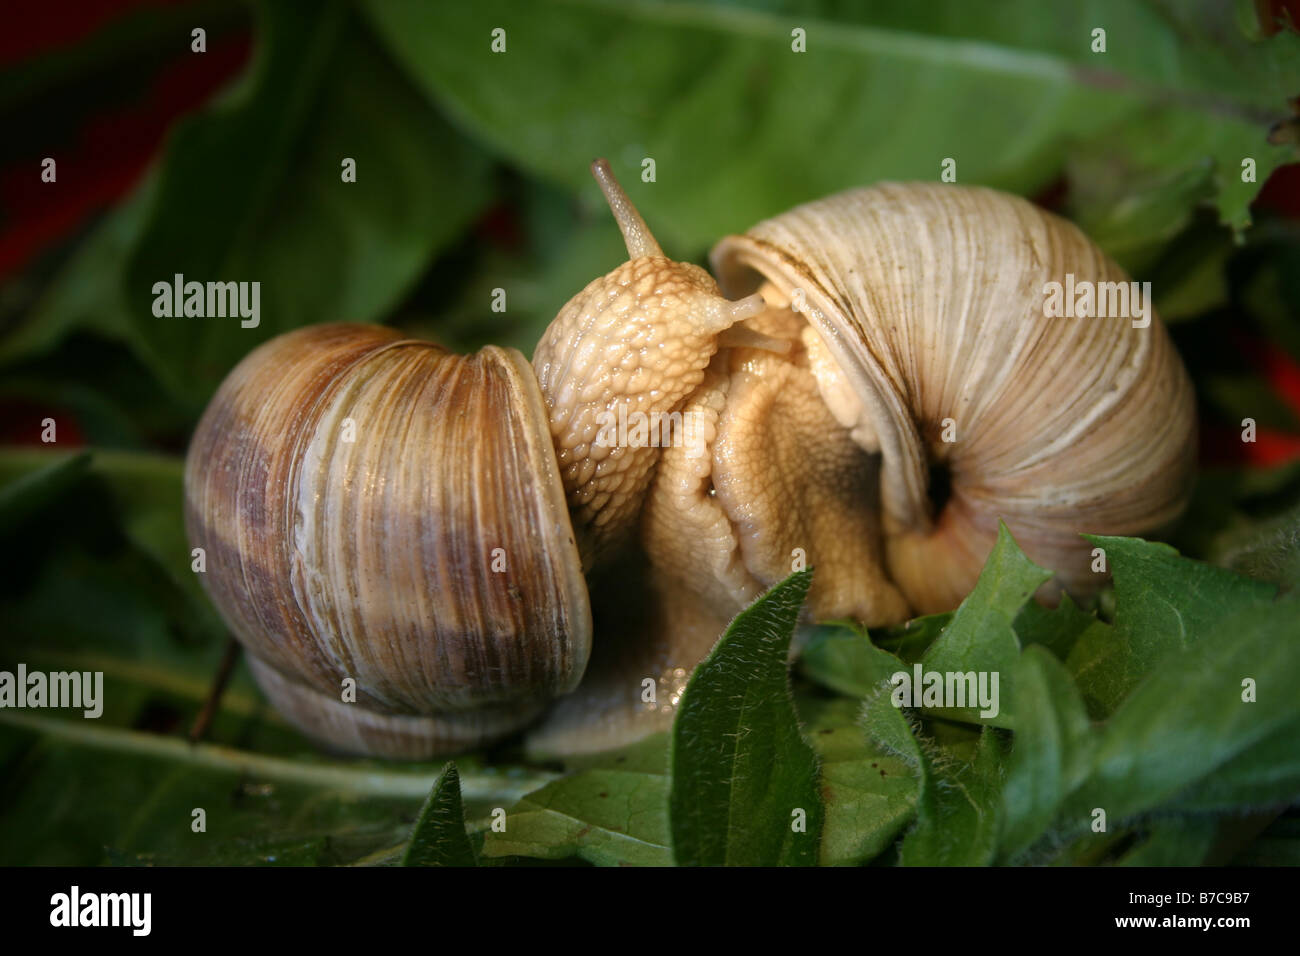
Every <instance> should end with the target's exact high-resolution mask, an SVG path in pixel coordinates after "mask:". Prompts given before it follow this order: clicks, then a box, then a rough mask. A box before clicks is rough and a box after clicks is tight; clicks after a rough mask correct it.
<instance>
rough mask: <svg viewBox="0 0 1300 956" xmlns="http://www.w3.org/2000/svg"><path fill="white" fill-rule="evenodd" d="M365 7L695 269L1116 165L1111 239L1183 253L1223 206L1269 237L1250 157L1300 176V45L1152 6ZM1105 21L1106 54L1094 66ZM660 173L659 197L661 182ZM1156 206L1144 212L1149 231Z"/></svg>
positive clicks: (516, 133)
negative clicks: (1292, 116) (947, 177)
mask: <svg viewBox="0 0 1300 956" xmlns="http://www.w3.org/2000/svg"><path fill="white" fill-rule="evenodd" d="M365 9H366V11H367V13H368V14H369V17H370V20H371V21H372V22H373V23H374V24H375V25H376V27H377V28H378V31H379V33H380V35H381V36H382V37H383V38H384V40H385V41H386V42H387V44H388V45H389V47H390V48H391V49H392V51H393V52H394V54H395V56H396V57H397V58H398V59H399V60H400V62H401V63H402V64H403V65H404V66H405V67H406V69H407V70H408V72H409V73H410V74H411V76H412V77H414V78H415V80H416V81H417V82H418V83H419V84H420V85H421V86H422V87H423V88H424V89H425V90H426V91H427V92H428V93H429V94H430V95H431V96H432V97H434V98H435V99H436V100H437V101H438V102H439V103H440V104H441V105H443V106H444V107H445V108H446V109H447V110H448V111H449V112H450V113H452V114H453V115H454V116H455V117H456V118H457V119H458V121H459V122H461V123H462V124H464V125H465V126H466V127H467V128H469V129H472V130H473V131H474V132H475V134H476V135H477V136H478V137H480V138H481V139H482V140H483V141H485V142H487V143H488V144H490V145H491V147H492V148H494V149H495V150H497V151H498V152H499V153H500V154H502V155H504V156H508V157H509V158H510V159H511V160H512V161H513V162H515V163H517V164H518V165H520V166H521V167H523V168H525V169H527V170H529V171H530V172H532V173H534V174H536V175H539V176H542V177H544V178H548V179H552V180H555V181H557V182H564V183H567V184H570V185H571V186H574V187H581V186H584V185H585V186H586V187H587V189H588V191H589V192H590V193H591V194H593V195H594V190H593V189H592V187H591V186H590V184H587V183H584V180H585V179H586V164H587V162H589V161H590V159H591V158H592V157H593V156H600V155H609V156H610V157H611V159H612V160H613V162H614V166H615V169H616V171H617V172H619V173H620V175H622V177H623V179H624V180H625V181H628V182H629V187H630V189H631V196H632V199H633V201H634V202H636V203H637V204H638V205H639V206H640V207H641V210H642V212H643V213H644V214H645V215H646V218H647V220H648V221H649V222H650V223H651V224H652V226H653V227H654V228H656V229H658V230H659V231H660V233H661V235H660V240H661V242H662V243H663V244H664V246H665V248H666V249H675V250H676V251H677V252H678V254H690V255H694V254H697V253H698V252H700V251H702V250H703V249H705V248H707V246H708V245H710V244H711V243H712V242H714V241H715V240H717V239H718V238H720V237H721V236H723V235H726V234H727V233H730V232H736V231H739V230H743V229H744V228H746V227H747V226H749V225H750V224H752V223H753V222H755V221H757V220H759V219H762V218H766V217H768V216H772V215H775V214H777V213H780V212H782V211H784V210H786V209H788V208H790V207H791V206H793V205H795V204H797V203H799V202H804V201H807V200H810V199H814V198H818V197H820V196H823V195H827V194H830V193H832V192H836V191H838V190H841V189H845V188H847V187H850V186H854V185H860V184H865V183H871V182H876V181H879V180H886V179H903V180H916V179H924V180H935V179H938V178H939V175H940V165H941V163H942V162H943V161H944V160H945V159H953V160H955V162H956V163H957V177H958V181H959V182H968V183H980V184H986V185H992V186H996V187H999V188H1003V189H1009V190H1013V191H1018V192H1022V193H1033V192H1035V191H1037V190H1039V189H1041V188H1043V187H1044V186H1045V185H1047V184H1048V183H1050V182H1051V181H1052V180H1053V179H1054V178H1055V177H1057V176H1058V175H1059V174H1060V173H1061V172H1062V170H1063V168H1064V166H1065V163H1066V160H1067V158H1069V157H1071V156H1075V155H1078V154H1079V153H1080V152H1081V150H1085V149H1089V148H1094V147H1095V148H1096V149H1098V150H1100V149H1103V148H1104V149H1105V150H1106V152H1107V154H1108V155H1109V156H1110V158H1111V165H1110V166H1109V167H1108V173H1109V175H1110V178H1111V179H1112V180H1114V181H1115V182H1118V183H1119V184H1121V185H1122V186H1123V185H1129V186H1131V190H1123V191H1120V192H1118V194H1108V195H1107V196H1106V199H1107V200H1108V203H1109V205H1110V207H1111V208H1112V209H1113V210H1114V212H1112V213H1110V214H1109V215H1108V216H1107V215H1106V214H1105V213H1104V212H1103V211H1101V210H1090V212H1093V214H1094V215H1095V216H1096V217H1097V218H1098V219H1099V221H1102V222H1103V224H1104V223H1105V222H1110V223H1113V224H1114V227H1115V228H1113V229H1110V230H1108V232H1107V238H1113V239H1114V240H1116V243H1117V251H1120V252H1123V251H1126V249H1125V248H1123V247H1124V246H1125V245H1127V244H1129V243H1131V242H1133V239H1132V236H1133V233H1134V232H1137V231H1138V230H1139V229H1140V235H1141V236H1142V237H1143V238H1144V239H1148V238H1149V239H1153V240H1156V241H1158V240H1160V239H1162V238H1163V237H1164V236H1166V235H1168V234H1170V233H1171V232H1172V231H1173V230H1175V229H1177V228H1178V226H1179V225H1180V224H1181V223H1182V222H1183V221H1184V220H1185V218H1186V213H1187V210H1188V209H1189V208H1190V206H1191V205H1192V204H1194V203H1195V202H1197V201H1199V200H1200V198H1201V197H1203V196H1209V197H1212V198H1213V200H1214V201H1215V203H1216V204H1217V206H1218V208H1219V212H1220V216H1221V218H1222V219H1223V220H1224V221H1225V222H1229V223H1232V224H1233V225H1235V226H1241V225H1244V224H1246V223H1247V222H1248V221H1249V217H1248V210H1247V206H1248V204H1249V202H1250V200H1251V199H1252V198H1253V196H1254V194H1255V190H1256V189H1257V188H1258V185H1257V184H1256V183H1243V182H1242V176H1241V172H1242V168H1241V160H1242V157H1245V156H1249V157H1253V158H1255V160H1256V163H1257V182H1258V183H1262V182H1263V181H1264V180H1265V179H1266V178H1267V176H1268V173H1269V172H1270V171H1271V170H1272V169H1273V168H1274V167H1276V166H1277V165H1279V164H1280V163H1283V162H1286V161H1289V160H1290V159H1291V158H1292V157H1294V155H1295V152H1294V149H1293V148H1292V147H1289V146H1283V145H1270V144H1269V143H1268V142H1267V139H1266V136H1267V133H1268V130H1269V127H1270V125H1271V124H1273V123H1274V122H1276V121H1278V120H1280V119H1283V118H1285V117H1286V115H1287V104H1286V98H1287V97H1288V96H1289V95H1292V94H1293V93H1294V90H1293V89H1292V87H1293V86H1294V83H1293V80H1294V77H1295V75H1296V69H1297V67H1296V64H1297V59H1298V54H1297V49H1298V48H1300V39H1298V38H1296V37H1293V36H1290V35H1286V34H1285V32H1284V34H1279V35H1278V36H1276V37H1273V38H1271V39H1269V40H1262V41H1259V42H1255V43H1251V42H1248V41H1247V40H1246V39H1245V38H1244V37H1243V36H1242V34H1241V32H1240V30H1239V29H1237V28H1236V26H1235V24H1233V22H1232V21H1231V19H1230V18H1228V19H1227V20H1226V22H1225V18H1224V17H1222V16H1221V15H1220V14H1219V13H1217V12H1215V10H1214V9H1213V8H1212V7H1204V6H1198V7H1196V8H1195V10H1191V11H1187V12H1184V13H1183V14H1182V15H1181V16H1179V17H1173V16H1171V15H1170V13H1169V12H1168V11H1167V10H1166V9H1165V8H1164V7H1163V6H1162V5H1157V4H1155V3H1151V2H1139V3H1133V2H1129V0H1095V2H1092V3H1089V4H1086V5H1082V6H1061V5H1050V6H1048V5H1044V4H1041V3H1037V2H1034V0H1017V2H1012V3H1008V4H1005V5H1003V6H1002V7H1001V8H1000V9H999V12H998V15H997V16H989V15H988V12H987V11H986V10H985V9H984V8H982V7H980V6H978V5H972V4H969V3H965V2H963V0H946V2H938V3H929V4H922V5H918V4H916V3H913V2H910V0H907V2H904V0H896V2H881V3H873V4H870V5H864V4H853V3H848V2H832V3H826V4H822V5H819V7H818V9H817V11H816V12H815V13H810V12H809V11H807V10H806V9H804V8H802V7H797V6H795V5H794V4H792V3H782V2H776V3H772V4H768V5H766V9H763V10H753V9H748V8H745V7H742V6H739V5H735V4H731V3H724V2H716V3H706V2H697V3H687V2H677V3H647V2H639V3H622V2H615V0H552V2H539V3H534V4H531V5H528V6H527V7H525V8H521V7H519V6H518V5H517V4H508V3H505V2H503V0H497V2H491V0H489V2H479V3H474V4H450V5H439V6H436V7H435V6H429V5H427V4H423V3H419V2H418V0H369V2H368V3H367V4H366V5H365ZM1179 20H1182V21H1183V22H1179ZM1099 24H1106V30H1107V48H1106V52H1104V53H1101V52H1093V50H1092V42H1093V41H1092V31H1093V29H1094V28H1095V27H1097V26H1098V25H1099ZM494 29H501V30H503V31H504V36H503V39H504V43H505V50H504V51H503V52H494V51H493V40H494V37H493V33H492V31H493V30H494ZM795 30H802V31H804V37H805V39H806V50H807V52H806V53H799V52H795V50H794V47H795V41H796V39H797V38H796V37H795V36H794V35H793V31H795ZM500 39H502V37H500V36H498V40H500ZM882 130H887V131H888V134H887V135H882V133H881V131H882ZM810 144H816V145H815V147H813V146H812V145H810ZM647 158H650V159H653V160H655V179H654V180H653V182H638V181H637V180H638V179H639V178H640V173H641V171H642V169H643V168H644V167H643V161H644V160H645V159H647ZM792 168H794V169H798V171H799V174H798V175H794V176H792V175H790V172H789V171H790V170H791V169H792ZM668 183H670V184H671V188H666V187H665V184H668ZM1137 196H1140V197H1141V199H1140V201H1141V202H1142V203H1143V204H1144V205H1145V207H1146V211H1144V212H1143V213H1142V214H1140V215H1138V214H1133V213H1129V212H1127V209H1128V207H1129V206H1130V205H1131V204H1132V203H1133V202H1134V201H1135V197H1137ZM1103 217H1104V218H1103ZM1120 226H1123V228H1122V229H1121V228H1120Z"/></svg>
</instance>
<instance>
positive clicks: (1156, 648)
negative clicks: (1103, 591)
mask: <svg viewBox="0 0 1300 956" xmlns="http://www.w3.org/2000/svg"><path fill="white" fill-rule="evenodd" d="M1087 537H1088V540H1090V541H1091V542H1092V543H1093V544H1095V545H1096V546H1098V547H1100V548H1101V549H1102V550H1103V551H1105V553H1106V561H1107V562H1108V564H1109V566H1110V569H1111V571H1112V573H1113V574H1114V578H1115V602H1116V604H1115V626H1114V628H1113V629H1092V630H1089V631H1088V632H1087V633H1086V634H1084V635H1083V637H1082V638H1081V639H1080V640H1079V641H1078V643H1076V644H1075V646H1074V648H1073V650H1072V651H1071V652H1070V656H1069V658H1068V660H1067V666H1068V667H1069V669H1070V672H1071V673H1072V674H1073V676H1074V679H1075V680H1076V681H1077V682H1078V684H1079V689H1080V690H1081V691H1082V692H1083V695H1084V700H1085V702H1086V703H1087V705H1088V711H1089V713H1090V714H1091V715H1092V716H1094V717H1102V716H1105V715H1106V714H1109V713H1111V712H1113V711H1114V710H1115V708H1116V707H1117V706H1118V705H1119V703H1120V702H1121V701H1122V700H1124V698H1125V697H1126V695H1128V693H1129V692H1130V691H1132V690H1133V688H1134V687H1135V686H1137V684H1138V683H1139V682H1141V681H1142V680H1143V679H1144V678H1145V677H1146V676H1147V675H1148V674H1150V673H1151V672H1152V671H1153V669H1154V668H1155V667H1156V665H1157V664H1159V663H1160V662H1161V661H1163V660H1164V659H1166V658H1167V657H1168V656H1169V655H1171V654H1174V653H1176V652H1178V651H1181V650H1186V649H1189V648H1191V647H1192V646H1194V645H1195V644H1197V643H1198V642H1200V641H1203V640H1210V639H1217V638H1218V637H1219V635H1221V634H1222V633H1223V632H1224V630H1225V628H1229V627H1232V626H1233V625H1232V624H1231V622H1232V621H1233V620H1234V619H1235V617H1236V615H1237V614H1239V613H1241V612H1242V611H1243V610H1245V609H1248V608H1251V607H1257V606H1260V605H1266V604H1268V603H1271V601H1272V598H1273V595H1274V594H1275V593H1276V590H1277V589H1276V587H1274V586H1273V585H1271V584H1267V583H1264V582H1260V581H1254V580H1252V579H1250V578H1247V577H1243V576H1242V575H1239V574H1235V573H1233V572H1231V571H1226V570H1223V569H1221V568H1215V567H1212V566H1210V565H1207V564H1202V563H1200V562H1196V561H1189V560H1187V559H1186V558H1183V557H1181V556H1180V555H1179V554H1178V552H1177V551H1175V550H1174V549H1173V548H1171V547H1169V546H1168V545H1163V544H1155V543H1152V542H1147V541H1142V540H1140V539H1138V538H1112V537H1102V536H1095V535H1088V536H1087Z"/></svg>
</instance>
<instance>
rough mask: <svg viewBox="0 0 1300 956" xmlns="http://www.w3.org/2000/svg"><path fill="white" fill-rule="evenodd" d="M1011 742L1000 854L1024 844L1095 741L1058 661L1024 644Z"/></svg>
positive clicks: (1078, 776)
mask: <svg viewBox="0 0 1300 956" xmlns="http://www.w3.org/2000/svg"><path fill="white" fill-rule="evenodd" d="M1016 688H1017V697H1016V702H1017V704H1018V705H1019V708H1020V710H1019V713H1018V720H1017V730H1016V736H1015V743H1014V746H1013V747H1012V751H1011V757H1010V760H1009V761H1008V771H1007V783H1006V787H1005V789H1004V790H1003V793H1002V807H1003V815H1002V830H1003V837H1002V840H1001V848H1002V853H1003V854H1005V855H1006V856H1015V855H1016V854H1017V853H1019V852H1021V851H1022V850H1025V849H1027V848H1028V847H1029V846H1030V845H1031V844H1032V843H1033V842H1034V841H1035V840H1036V839H1037V838H1038V837H1039V835H1040V834H1042V833H1043V832H1044V831H1045V830H1047V828H1048V827H1049V826H1050V824H1051V823H1052V820H1053V818H1054V817H1055V816H1056V813H1057V810H1058V808H1059V807H1060V805H1061V802H1062V801H1063V800H1064V799H1065V798H1066V797H1067V796H1068V795H1069V794H1070V793H1071V792H1072V791H1073V790H1074V788H1075V787H1077V786H1078V785H1079V783H1080V781H1081V780H1082V779H1083V776H1084V775H1085V774H1086V773H1087V772H1088V770H1089V769H1090V768H1091V758H1092V750H1093V747H1094V746H1095V744H1096V739H1095V736H1094V734H1093V730H1092V727H1091V725H1090V724H1089V722H1088V716H1087V714H1086V713H1085V712H1084V709H1083V701H1082V699H1081V698H1080V696H1079V692H1078V690H1077V689H1076V688H1075V686H1074V683H1073V681H1071V679H1070V675H1069V674H1068V673H1067V672H1066V671H1065V668H1064V667H1063V666H1062V664H1061V663H1060V661H1058V660H1057V659H1056V658H1055V657H1053V656H1052V655H1051V654H1049V653H1048V652H1047V651H1045V650H1044V649H1043V648H1041V647H1035V646H1030V647H1027V648H1026V649H1025V651H1024V653H1023V654H1021V656H1020V660H1019V662H1018V664H1017V671H1016Z"/></svg>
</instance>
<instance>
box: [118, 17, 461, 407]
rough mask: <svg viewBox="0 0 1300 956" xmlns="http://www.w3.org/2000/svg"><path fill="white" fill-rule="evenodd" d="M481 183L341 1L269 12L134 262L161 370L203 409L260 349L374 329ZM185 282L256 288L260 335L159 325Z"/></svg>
mask: <svg viewBox="0 0 1300 956" xmlns="http://www.w3.org/2000/svg"><path fill="white" fill-rule="evenodd" d="M375 104H383V108H382V109H379V108H376V105H375ZM345 158H348V159H354V160H355V161H356V181H355V182H344V181H343V178H342V162H343V160H344V159H345ZM485 173H486V167H485V164H484V162H483V161H482V160H481V158H480V156H479V154H478V153H477V152H476V151H475V150H474V149H473V148H472V147H470V146H469V145H468V144H466V143H465V141H463V140H462V139H461V138H460V137H459V136H458V135H457V134H456V133H455V132H454V131H453V130H452V129H450V128H449V127H448V126H447V125H446V123H445V122H444V121H443V120H442V119H441V118H440V117H439V116H438V115H437V113H436V112H434V111H432V110H431V109H430V108H429V106H428V105H427V103H426V102H425V101H424V100H422V99H421V98H420V97H419V95H418V94H417V93H416V92H415V91H414V90H412V89H411V88H410V86H409V84H408V83H407V82H406V80H405V79H404V78H403V77H402V76H401V74H400V73H398V72H397V71H396V69H395V68H394V67H393V66H392V65H391V64H390V63H389V62H388V60H387V59H386V57H385V55H384V53H383V51H382V50H381V49H379V48H378V47H377V46H376V45H375V44H374V42H373V41H372V40H371V38H370V36H369V34H368V31H367V30H366V29H365V27H364V25H363V24H361V23H359V22H357V21H356V20H355V19H354V18H353V16H352V14H351V12H350V11H349V9H348V7H347V6H346V5H345V4H343V3H341V2H337V0H332V2H329V3H324V4H309V5H302V4H295V3H290V2H285V0H266V2H264V3H263V4H261V5H260V7H259V18H258V48H257V50H256V51H255V53H254V60H253V64H252V66H251V68H250V72H249V74H248V75H247V76H246V77H245V78H244V81H243V82H242V83H241V84H240V85H239V86H238V88H237V89H235V90H234V91H233V92H232V93H231V95H230V96H229V97H227V98H226V100H225V101H224V102H222V103H221V104H219V105H218V106H217V107H214V108H212V109H209V110H206V111H205V112H203V113H201V114H199V115H197V116H195V117H192V118H190V119H188V120H186V121H184V122H183V123H181V124H180V125H179V126H178V127H177V128H176V130H175V131H174V133H173V134H172V136H171V139H170V141H169V144H168V147H167V150H166V153H165V155H164V157H163V160H162V164H161V166H160V171H159V179H158V183H157V190H156V194H155V196H154V200H153V202H152V204H151V206H150V209H149V212H148V215H147V221H146V223H145V225H144V228H143V232H142V234H141V236H140V237H139V240H138V242H137V244H136V245H135V247H134V248H133V250H132V254H131V257H130V260H129V263H128V265H127V270H126V275H125V278H124V281H125V283H126V287H125V296H126V301H127V305H128V308H129V311H130V316H131V319H132V321H133V323H134V324H135V327H136V328H137V330H138V332H139V335H140V336H141V337H142V338H143V339H144V340H145V341H146V342H147V344H148V350H149V352H150V353H151V354H152V355H153V356H154V359H155V363H154V365H155V371H156V372H158V374H159V375H160V376H162V377H163V379H164V380H165V381H167V382H168V383H169V384H170V385H171V387H172V388H173V390H174V391H175V392H176V393H177V395H179V396H182V397H183V398H184V399H185V400H186V401H187V402H188V404H189V407H190V408H191V409H192V410H193V411H195V412H197V410H198V409H200V408H201V407H202V402H203V401H204V400H206V399H207V397H208V396H209V395H210V394H211V392H212V390H213V389H214V388H215V387H216V385H217V383H218V382H219V381H220V379H221V378H222V377H223V376H224V375H225V374H226V372H228V371H229V370H230V368H231V366H233V365H234V364H235V362H237V361H238V360H239V359H241V358H243V356H244V355H245V354H247V353H248V352H249V351H250V350H251V349H252V348H253V347H254V346H256V345H257V344H259V343H260V342H262V341H264V340H266V339H268V338H270V337H271V336H273V335H275V334H277V333H280V332H284V331H287V330H289V329H292V328H296V327H298V326H301V325H306V324H310V323H315V322H325V321H332V320H333V321H337V320H351V321H374V320H376V319H378V318H380V317H382V316H383V315H384V313H385V312H387V311H388V310H389V309H390V308H392V306H393V305H394V304H395V303H396V302H397V301H398V299H399V297H400V296H401V294H402V293H403V292H404V291H406V290H407V289H408V288H409V287H410V285H411V284H412V283H413V282H414V281H415V279H416V278H417V277H418V275H419V274H420V272H421V271H422V270H423V268H424V267H425V266H426V265H427V263H428V262H429V260H430V258H431V256H432V255H433V253H434V252H435V251H437V250H438V249H439V248H440V247H441V246H442V245H444V244H445V243H447V242H448V241H449V240H450V239H452V238H453V237H454V236H456V235H457V234H458V232H459V231H460V229H461V228H462V227H463V226H464V225H465V223H466V222H467V221H468V220H469V218H470V217H471V216H473V215H474V213H475V212H476V211H477V210H478V209H479V208H480V207H481V205H482V203H483V201H484V200H485V198H486V192H485ZM178 274H179V275H183V276H184V277H185V281H198V282H209V281H221V282H226V281H239V282H254V281H257V282H260V283H261V287H260V323H259V324H258V325H257V326H256V327H255V328H251V327H250V328H243V327H241V321H242V320H241V318H240V317H239V316H234V317H227V318H219V317H211V316H209V317H205V318H196V317H188V318H187V317H184V316H180V317H175V316H173V317H170V318H166V317H158V316H156V315H155V314H154V304H155V293H154V291H153V289H154V285H155V283H159V282H164V283H171V282H172V281H173V277H174V276H175V275H178ZM485 308H486V306H485Z"/></svg>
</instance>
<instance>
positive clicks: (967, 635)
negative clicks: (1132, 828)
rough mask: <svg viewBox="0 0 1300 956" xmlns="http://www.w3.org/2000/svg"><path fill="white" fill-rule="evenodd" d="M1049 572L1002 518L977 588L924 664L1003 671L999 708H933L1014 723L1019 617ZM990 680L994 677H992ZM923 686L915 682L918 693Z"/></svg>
mask: <svg viewBox="0 0 1300 956" xmlns="http://www.w3.org/2000/svg"><path fill="white" fill-rule="evenodd" d="M1051 576H1052V575H1051V572H1050V571H1046V570H1044V569H1043V568H1040V567H1039V566H1038V565H1036V564H1034V563H1033V562H1032V561H1030V560H1029V559H1028V558H1027V557H1025V554H1024V552H1023V551H1021V550H1020V548H1019V547H1018V546H1017V545H1016V542H1015V540H1014V539H1013V538H1012V537H1011V533H1010V532H1009V531H1008V530H1007V528H1006V525H1004V524H1002V523H1001V522H999V523H998V540H997V543H996V544H995V545H994V546H993V551H992V553H990V554H989V557H988V560H987V561H985V562H984V570H982V571H981V572H980V576H979V580H978V581H977V582H976V584H975V587H974V589H973V590H972V591H971V593H970V594H968V595H967V596H966V599H965V600H963V601H962V602H961V607H959V608H958V609H957V613H956V614H954V615H953V618H952V621H951V622H950V623H949V624H948V626H947V627H946V628H944V632H943V635H942V636H941V637H940V638H939V639H938V640H937V641H935V642H934V644H932V645H931V646H930V649H929V650H928V651H926V653H925V657H923V658H922V659H921V666H922V668H923V670H925V671H942V672H960V673H967V672H971V671H973V672H975V673H976V674H977V675H978V674H981V673H985V674H989V675H992V674H997V675H999V685H1000V687H999V698H1000V699H999V702H998V706H999V710H998V713H997V715H996V716H993V717H988V718H984V717H981V716H980V710H979V708H978V707H965V708H938V709H936V708H929V709H930V710H934V712H936V713H943V714H944V715H945V716H950V717H955V718H957V719H963V720H968V721H970V722H973V723H980V722H985V721H987V722H989V723H991V724H994V725H996V726H999V727H1009V726H1012V725H1013V723H1014V720H1015V716H1014V703H1013V701H1014V696H1013V695H1014V689H1013V688H1014V678H1013V676H1012V675H1013V672H1014V670H1015V666H1016V660H1017V658H1018V657H1019V656H1020V642H1019V641H1018V640H1017V638H1016V631H1015V626H1014V625H1015V621H1016V616H1017V614H1018V613H1019V612H1020V609H1021V608H1022V607H1024V605H1025V602H1026V601H1028V600H1029V599H1030V597H1032V595H1033V593H1034V592H1035V591H1036V590H1038V587H1039V585H1041V584H1042V583H1043V582H1045V581H1046V580H1047V579H1048V578H1050V577H1051ZM990 680H991V677H990ZM919 691H920V688H913V692H914V693H919Z"/></svg>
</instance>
